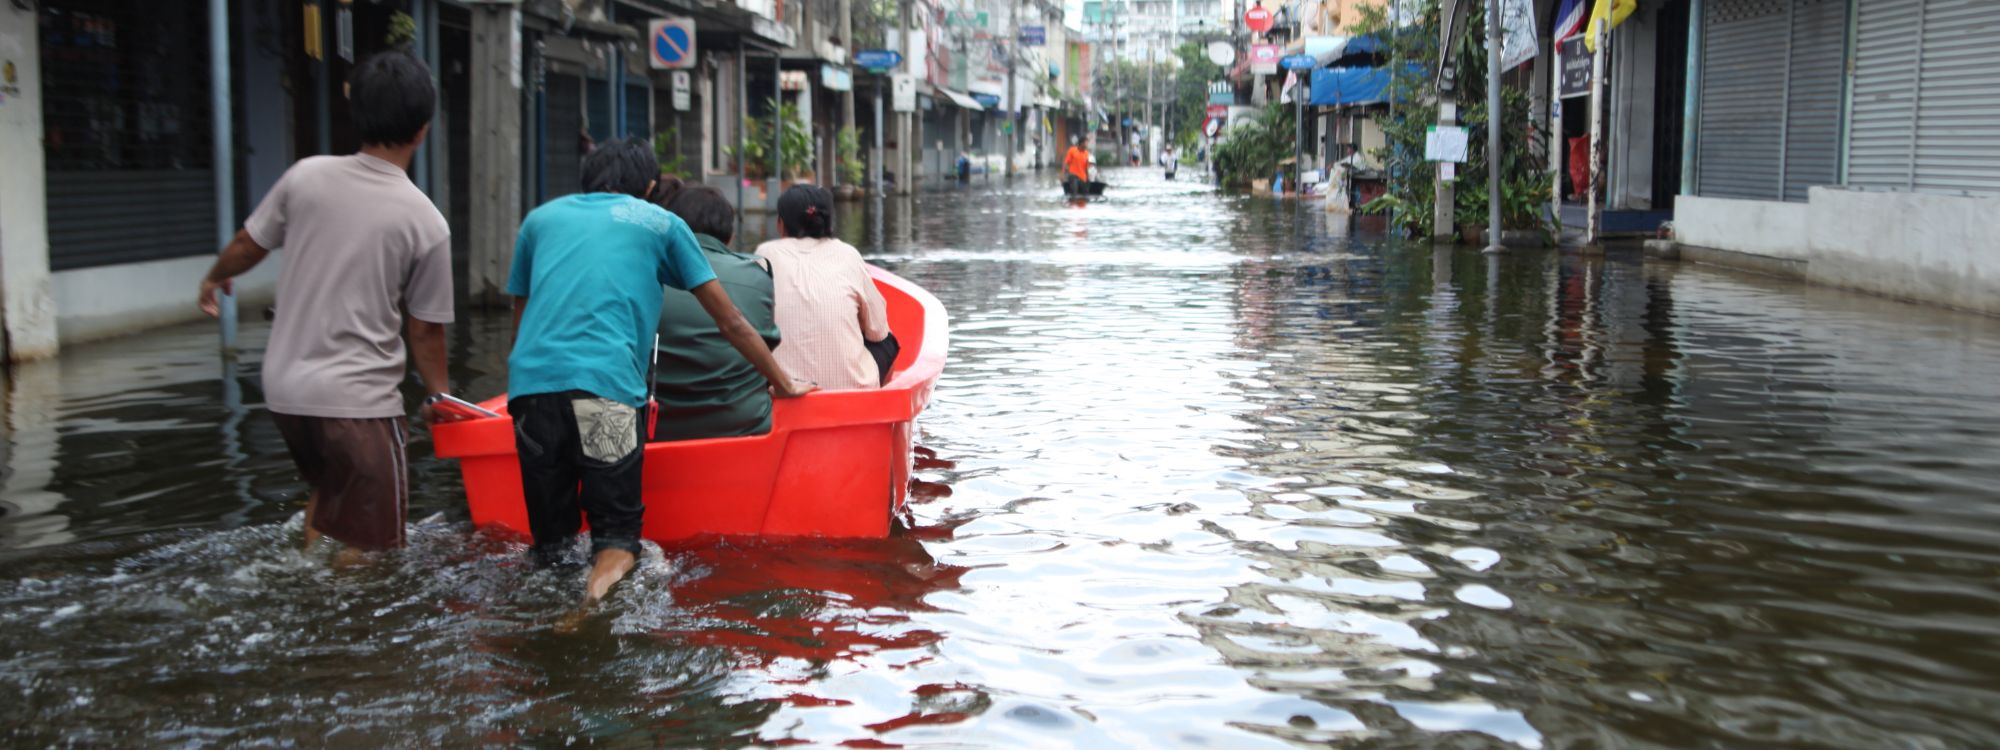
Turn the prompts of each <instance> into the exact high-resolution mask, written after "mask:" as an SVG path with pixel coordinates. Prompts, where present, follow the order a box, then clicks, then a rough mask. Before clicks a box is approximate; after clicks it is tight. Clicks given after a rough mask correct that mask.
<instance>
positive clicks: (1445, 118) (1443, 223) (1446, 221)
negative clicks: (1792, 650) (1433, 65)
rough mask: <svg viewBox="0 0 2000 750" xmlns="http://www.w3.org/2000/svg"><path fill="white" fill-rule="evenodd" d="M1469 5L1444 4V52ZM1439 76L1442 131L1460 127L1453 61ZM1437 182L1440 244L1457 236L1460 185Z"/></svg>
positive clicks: (1434, 217)
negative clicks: (1455, 230)
mask: <svg viewBox="0 0 2000 750" xmlns="http://www.w3.org/2000/svg"><path fill="white" fill-rule="evenodd" d="M1469 2H1471V0H1444V3H1445V5H1444V7H1443V8H1442V10H1443V11H1444V12H1443V14H1442V16H1441V17H1442V18H1443V19H1444V23H1441V24H1438V25H1439V26H1440V27H1441V28H1440V30H1439V32H1438V34H1439V38H1438V44H1439V45H1440V47H1441V48H1442V49H1445V50H1450V49H1451V48H1452V41H1453V40H1452V34H1453V32H1455V31H1457V30H1459V28H1460V27H1459V26H1458V23H1459V20H1460V19H1462V18H1464V17H1465V16H1466V15H1468V14H1467V13H1466V12H1465V11H1466V10H1467V9H1468V8H1470V7H1471V6H1470V5H1468V4H1467V3H1469ZM1438 75H1439V77H1440V81H1439V84H1438V122H1437V124H1438V127H1439V128H1447V127H1457V126H1458V72H1457V70H1456V69H1455V68H1454V67H1453V66H1452V62H1451V60H1450V59H1446V60H1445V62H1444V66H1443V70H1440V71H1439V72H1438ZM1435 179H1436V183H1435V184H1436V185H1437V201H1436V203H1435V204H1434V205H1433V206H1432V212H1431V239H1433V240H1440V239H1446V238H1449V237H1451V236H1452V235H1453V234H1455V232H1454V231H1453V225H1454V224H1455V222H1454V221H1453V219H1455V218H1456V213H1457V211H1456V210H1455V209H1456V204H1457V202H1458V183H1457V182H1456V181H1454V180H1447V179H1444V178H1443V177H1437V178H1435Z"/></svg>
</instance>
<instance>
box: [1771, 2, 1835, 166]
mask: <svg viewBox="0 0 2000 750" xmlns="http://www.w3.org/2000/svg"><path fill="white" fill-rule="evenodd" d="M1790 46H1791V67H1790V69H1789V73H1788V75H1787V80H1788V81H1789V86H1788V89H1789V90H1788V91H1786V93H1785V163H1784V165H1783V166H1782V167H1781V169H1780V171H1781V173H1782V174H1783V175H1784V178H1783V179H1784V185H1785V193H1784V199H1785V200H1788V201H1804V200H1806V197H1807V191H1808V190H1810V189H1811V188H1812V187H1814V186H1816V185H1837V184H1840V108H1841V96H1840V95H1841V86H1842V84H1843V83H1844V81H1843V77H1844V75H1843V74H1844V73H1845V70H1844V68H1845V63H1846V61H1847V2H1846V0H1799V1H1798V2H1796V3H1794V4H1793V6H1792V19H1791V42H1790Z"/></svg>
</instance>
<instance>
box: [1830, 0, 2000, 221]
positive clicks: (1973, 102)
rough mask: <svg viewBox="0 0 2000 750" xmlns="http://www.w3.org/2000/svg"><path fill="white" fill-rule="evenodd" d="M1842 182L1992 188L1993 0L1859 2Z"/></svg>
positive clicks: (1997, 187)
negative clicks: (1844, 177)
mask: <svg viewBox="0 0 2000 750" xmlns="http://www.w3.org/2000/svg"><path fill="white" fill-rule="evenodd" d="M1857 27H1858V31H1859V36H1858V37H1857V38H1856V43H1855V49H1856V54H1855V65H1854V68H1855V70H1854V92H1853V97H1852V104H1851V110H1850V114H1849V121H1850V125H1849V134H1848V144H1847V180H1846V181H1847V184H1849V185H1854V186H1857V187H1874V188H1887V189H1894V190H1920V191H1928V192H1940V193H1971V194H1976V195H2000V2H1994V1H1993V0H1867V1H1866V2H1863V3H1862V4H1861V6H1860V17H1859V18H1858V22H1857Z"/></svg>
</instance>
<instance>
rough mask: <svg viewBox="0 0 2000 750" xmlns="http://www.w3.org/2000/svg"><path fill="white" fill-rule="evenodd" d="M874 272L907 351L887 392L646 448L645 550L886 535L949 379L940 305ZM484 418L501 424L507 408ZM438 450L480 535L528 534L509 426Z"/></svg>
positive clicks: (479, 425) (810, 399)
mask: <svg viewBox="0 0 2000 750" xmlns="http://www.w3.org/2000/svg"><path fill="white" fill-rule="evenodd" d="M868 272H869V274H870V275H871V276H873V277H874V279H875V286H876V288H878V289H880V290H881V291H882V297H883V299H885V300H887V301H888V304H889V328H890V330H892V331H894V332H895V333H896V338H897V340H898V341H900V342H901V343H902V351H901V353H899V354H898V355H897V357H896V363H895V365H894V366H893V367H891V368H890V374H891V375H892V377H891V379H890V381H889V384H888V385H887V386H884V387H883V388H882V389H880V390H873V391H821V392H816V393H812V394H808V395H806V396H804V397H802V398H797V399H781V400H779V401H777V402H776V403H774V404H773V408H772V412H771V432H770V434H766V435H756V436H751V437H735V438H717V439H711V440H684V441H677V442H670V443H648V444H647V445H646V474H645V493H646V497H645V500H646V523H645V528H644V531H643V534H644V536H645V537H646V538H647V539H652V540H655V541H665V540H673V539H684V538H687V537H693V536H703V535H733V536H742V535H751V536H818V537H848V538H852V537H881V536H886V535H887V534H888V533H889V522H890V518H891V516H893V515H894V514H895V513H896V512H897V511H898V510H900V509H901V508H902V505H903V499H904V496H905V495H906V494H907V493H908V491H909V486H910V466H911V453H910V447H911V438H912V429H913V427H914V424H915V420H916V418H917V414H919V413H921V412H922V411H923V410H924V407H925V406H926V405H928V404H930V400H931V390H932V388H934V387H935V386H936V385H937V379H938V375H939V374H940V373H942V372H943V371H944V356H945V350H946V348H947V346H948V341H947V336H946V332H945V325H946V320H945V314H944V308H943V306H942V305H940V304H938V301H937V298H936V297H933V296H931V294H930V293H929V292H926V291H924V290H923V289H922V288H920V287H918V286H917V285H915V284H911V283H910V282H908V281H905V280H903V279H902V278H900V277H898V276H896V275H895V274H891V273H889V272H887V271H884V270H882V269H879V268H875V267H874V266H870V267H869V268H868ZM483 406H485V407H486V408H488V409H492V410H493V411H497V412H500V413H501V414H503V415H504V414H506V410H507V398H506V396H498V397H495V398H492V399H489V400H488V401H486V402H485V403H484V404H483ZM432 442H433V444H434V446H435V449H436V451H437V455H438V457H439V458H455V459H458V465H459V472H460V474H461V475H462V476H463V477H464V478H465V495H466V502H467V504H468V505H470V506H471V510H472V522H473V523H474V524H475V525H478V526H497V527H500V528H504V529H509V530H512V531H515V532H518V533H520V534H523V535H525V534H527V533H528V514H527V508H526V506H525V505H524V504H523V502H522V499H521V467H520V463H519V462H518V461H517V459H516V458H515V455H514V428H513V421H512V420H511V419H509V418H506V417H504V416H503V417H501V418H498V419H479V420H472V421H465V422H452V423H448V424H439V425H437V426H435V427H434V428H432Z"/></svg>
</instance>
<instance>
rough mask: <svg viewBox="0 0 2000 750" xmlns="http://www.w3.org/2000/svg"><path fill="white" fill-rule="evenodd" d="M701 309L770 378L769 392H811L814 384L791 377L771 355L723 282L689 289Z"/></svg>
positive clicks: (794, 394)
mask: <svg viewBox="0 0 2000 750" xmlns="http://www.w3.org/2000/svg"><path fill="white" fill-rule="evenodd" d="M689 291H691V292H693V293H694V298H695V300H696V301H698V302H700V303H701V309H702V310H704V311H706V312H707V313H708V317H710V318H713V319H715V327H716V328H718V329H720V330H721V331H722V337H723V338H726V339H729V345H730V346H733V347H736V351H737V352H738V353H740V354H742V355H743V358H744V359H747V360H749V361H750V364H751V365H752V366H755V367H756V368H757V372H759V373H762V374H763V375H764V379H765V380H768V381H771V392H772V394H773V395H776V396H777V397H778V398H794V397H798V396H803V395H806V394H808V393H811V392H813V391H814V390H815V389H816V388H817V386H815V385H813V384H811V383H801V382H799V381H796V380H793V379H792V376H791V375H789V374H787V373H786V372H785V368H784V367H781V366H779V365H778V360H777V358H776V357H773V356H771V348H770V347H768V346H765V345H764V337H763V336H760V335H758V334H757V328H756V327H755V326H752V325H750V321H748V320H744V319H743V311H741V310H738V309H736V303H735V302H731V301H730V300H729V292H728V291H726V290H724V289H723V288H722V282H720V281H717V280H714V279H710V280H708V281H707V282H706V283H703V284H702V285H700V286H697V287H695V288H693V289H691V290H689Z"/></svg>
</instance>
